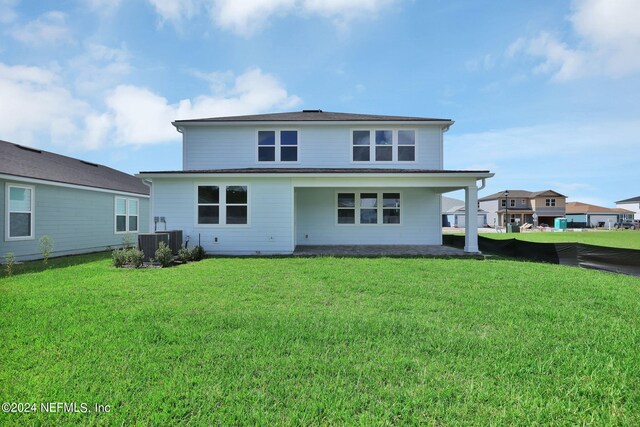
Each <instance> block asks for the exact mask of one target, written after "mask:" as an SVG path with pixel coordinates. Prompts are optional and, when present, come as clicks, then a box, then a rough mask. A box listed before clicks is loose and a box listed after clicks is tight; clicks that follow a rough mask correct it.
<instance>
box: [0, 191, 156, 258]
mask: <svg viewBox="0 0 640 427" xmlns="http://www.w3.org/2000/svg"><path fill="white" fill-rule="evenodd" d="M6 182H9V183H15V184H19V185H21V184H22V185H31V186H33V187H34V194H35V208H34V212H33V219H34V221H35V223H34V238H33V239H32V240H19V241H7V240H6V239H5V226H6V214H7V208H6V206H5V202H6V195H5V183H6ZM0 193H1V194H0V196H1V197H0V207H1V209H0V215H1V216H2V218H1V221H0V232H1V233H0V256H4V255H5V254H6V253H7V252H13V253H14V254H15V255H16V258H18V259H19V260H28V259H37V258H41V255H40V251H39V239H40V238H41V237H42V236H45V235H46V236H49V237H51V238H52V239H53V241H54V253H53V256H60V255H68V254H76V253H86V252H95V251H101V250H106V249H109V248H111V247H115V246H119V245H121V244H122V237H123V235H122V234H116V233H115V227H114V222H115V217H114V204H115V197H116V196H115V194H113V193H108V192H99V191H91V190H84V189H75V188H67V187H61V186H54V185H45V184H24V183H20V182H19V181H17V180H16V181H13V180H12V181H3V180H0ZM118 197H124V196H118ZM126 197H129V198H138V199H139V200H140V210H139V215H138V221H139V230H140V232H145V231H147V230H148V224H149V201H148V199H147V198H144V197H134V196H126Z"/></svg>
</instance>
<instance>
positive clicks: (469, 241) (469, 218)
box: [464, 184, 480, 252]
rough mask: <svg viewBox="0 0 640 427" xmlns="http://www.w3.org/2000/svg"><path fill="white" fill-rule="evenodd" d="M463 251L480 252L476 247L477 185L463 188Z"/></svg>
mask: <svg viewBox="0 0 640 427" xmlns="http://www.w3.org/2000/svg"><path fill="white" fill-rule="evenodd" d="M464 212H465V216H464V222H465V232H464V251H465V252H480V249H479V248H478V187H476V186H475V184H474V185H472V186H469V187H466V188H465V189H464Z"/></svg>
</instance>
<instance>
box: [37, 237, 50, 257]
mask: <svg viewBox="0 0 640 427" xmlns="http://www.w3.org/2000/svg"><path fill="white" fill-rule="evenodd" d="M39 247H40V253H41V254H42V262H43V263H44V264H47V263H48V262H49V257H50V256H51V254H52V253H53V239H52V238H51V237H49V236H42V237H41V238H40V246H39Z"/></svg>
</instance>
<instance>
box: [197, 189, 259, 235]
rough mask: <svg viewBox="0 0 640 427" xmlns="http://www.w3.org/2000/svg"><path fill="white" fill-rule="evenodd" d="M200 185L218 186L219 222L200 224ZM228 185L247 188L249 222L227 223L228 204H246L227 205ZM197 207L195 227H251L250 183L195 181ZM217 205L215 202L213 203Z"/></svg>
mask: <svg viewBox="0 0 640 427" xmlns="http://www.w3.org/2000/svg"><path fill="white" fill-rule="evenodd" d="M198 187H218V206H219V208H218V224H200V223H199V222H198V206H199V203H198ZM227 187H246V188H247V204H246V206H247V223H246V224H227V206H245V205H244V204H231V205H227ZM193 192H194V199H193V200H194V202H195V209H194V215H193V226H194V227H195V228H221V227H222V228H225V229H228V228H249V227H251V205H252V203H251V186H250V185H249V184H248V183H226V182H225V183H222V184H221V183H219V182H195V183H194V184H193ZM212 205H215V204H212Z"/></svg>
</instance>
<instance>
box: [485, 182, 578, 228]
mask: <svg viewBox="0 0 640 427" xmlns="http://www.w3.org/2000/svg"><path fill="white" fill-rule="evenodd" d="M507 191H508V195H507V196H505V192H507ZM566 198H567V196H564V195H562V194H560V193H557V192H555V191H553V190H545V191H533V192H532V191H525V190H504V191H500V192H498V193H495V194H491V195H489V196H486V197H482V198H481V199H480V208H481V209H484V210H485V211H487V212H488V214H487V220H488V222H489V225H491V226H493V225H494V224H495V225H497V226H499V227H504V225H505V223H508V222H519V223H520V224H521V225H522V224H525V223H529V224H534V225H535V222H536V220H537V223H538V224H537V225H543V224H546V225H548V226H551V227H553V223H554V219H555V218H558V217H564V214H565V201H566Z"/></svg>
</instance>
